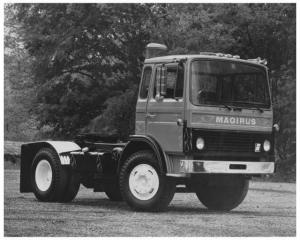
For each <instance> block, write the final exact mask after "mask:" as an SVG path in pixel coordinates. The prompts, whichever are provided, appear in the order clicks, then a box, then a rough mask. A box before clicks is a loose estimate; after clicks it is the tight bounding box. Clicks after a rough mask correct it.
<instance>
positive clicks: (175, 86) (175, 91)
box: [153, 66, 184, 98]
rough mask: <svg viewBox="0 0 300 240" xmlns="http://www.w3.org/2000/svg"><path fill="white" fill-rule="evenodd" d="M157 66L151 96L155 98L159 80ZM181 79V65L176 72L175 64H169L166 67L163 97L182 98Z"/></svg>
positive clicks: (182, 73)
mask: <svg viewBox="0 0 300 240" xmlns="http://www.w3.org/2000/svg"><path fill="white" fill-rule="evenodd" d="M159 75H160V71H159V66H158V67H157V68H156V71H155V82H154V90H153V98H155V96H156V94H157V92H156V87H157V81H159ZM183 79H184V71H183V67H182V66H180V67H179V68H178V72H177V66H171V67H170V66H169V67H167V85H166V95H165V96H164V98H174V97H176V98H182V97H183Z"/></svg>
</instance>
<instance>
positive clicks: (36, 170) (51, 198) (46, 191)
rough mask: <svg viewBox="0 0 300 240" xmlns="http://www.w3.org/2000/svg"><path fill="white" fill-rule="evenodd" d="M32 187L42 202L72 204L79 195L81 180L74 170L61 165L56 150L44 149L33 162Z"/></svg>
mask: <svg viewBox="0 0 300 240" xmlns="http://www.w3.org/2000/svg"><path fill="white" fill-rule="evenodd" d="M31 186H32V190H33V193H34V195H35V196H36V198H37V199H38V200H40V201H44V202H70V201H72V200H73V199H74V198H75V197H76V195H77V193H78V190H79V187H80V178H79V175H78V174H77V173H75V172H74V171H72V169H70V168H68V167H64V166H62V165H61V163H60V159H59V157H58V155H57V154H56V152H55V151H54V150H52V149H50V148H44V149H41V150H40V151H39V152H38V153H37V155H36V156H35V158H34V160H33V162H32V166H31Z"/></svg>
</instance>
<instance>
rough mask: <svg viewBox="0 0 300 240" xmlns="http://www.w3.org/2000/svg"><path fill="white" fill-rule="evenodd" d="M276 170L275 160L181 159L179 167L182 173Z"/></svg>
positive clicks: (246, 172)
mask: <svg viewBox="0 0 300 240" xmlns="http://www.w3.org/2000/svg"><path fill="white" fill-rule="evenodd" d="M274 170H275V164H274V162H237V161H234V162H233V161H232V162H230V161H207V160H180V167H179V171H180V173H181V174H187V173H212V174H222V173H223V174H271V173H274Z"/></svg>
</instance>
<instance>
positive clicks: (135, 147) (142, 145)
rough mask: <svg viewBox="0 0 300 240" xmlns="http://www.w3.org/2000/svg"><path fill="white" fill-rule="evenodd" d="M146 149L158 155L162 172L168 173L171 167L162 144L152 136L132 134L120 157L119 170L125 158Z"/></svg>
mask: <svg viewBox="0 0 300 240" xmlns="http://www.w3.org/2000/svg"><path fill="white" fill-rule="evenodd" d="M144 149H150V150H152V151H153V152H154V154H155V155H156V157H157V160H158V164H159V166H160V170H161V173H167V172H168V168H169V166H168V165H169V164H168V158H167V156H166V155H165V153H164V152H163V150H162V148H161V147H160V145H159V144H158V143H157V142H156V141H155V139H153V138H152V137H151V136H146V135H131V136H130V137H129V141H128V143H127V144H126V145H125V148H124V149H123V151H122V153H121V156H120V159H119V163H118V172H119V171H120V169H121V167H122V165H123V163H124V162H125V160H126V159H127V158H128V157H129V156H130V155H131V154H133V153H134V152H137V151H140V150H144Z"/></svg>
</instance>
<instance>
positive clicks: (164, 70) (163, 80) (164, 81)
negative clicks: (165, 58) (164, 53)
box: [160, 65, 167, 96]
mask: <svg viewBox="0 0 300 240" xmlns="http://www.w3.org/2000/svg"><path fill="white" fill-rule="evenodd" d="M166 91H167V68H166V66H165V65H163V66H162V67H161V75H160V96H166V94H167V92H166Z"/></svg>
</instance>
